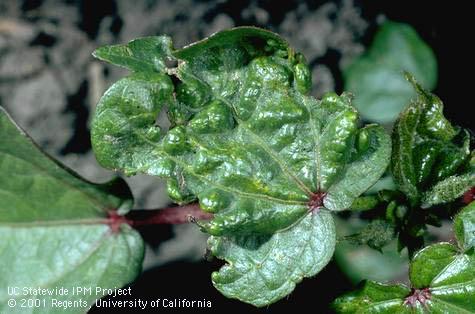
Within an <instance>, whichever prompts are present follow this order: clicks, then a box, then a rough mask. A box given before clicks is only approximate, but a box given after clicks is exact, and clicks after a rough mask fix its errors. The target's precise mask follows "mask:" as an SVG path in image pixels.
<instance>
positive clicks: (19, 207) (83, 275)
mask: <svg viewBox="0 0 475 314" xmlns="http://www.w3.org/2000/svg"><path fill="white" fill-rule="evenodd" d="M0 178H1V179H0V239H1V241H0V313H7V312H8V313H10V312H12V311H13V310H15V309H12V308H10V307H9V306H8V304H7V300H9V299H15V300H17V304H18V306H20V302H19V301H18V300H19V299H20V298H21V297H22V296H21V295H16V296H11V295H9V294H8V291H7V287H19V288H20V289H23V288H44V289H55V288H56V287H58V288H61V287H64V288H66V289H68V290H69V293H68V294H67V295H64V296H61V295H57V294H53V295H46V296H41V297H40V296H37V298H41V299H44V300H45V301H44V302H45V306H43V305H42V306H41V307H38V308H35V307H30V308H28V309H26V310H25V309H21V313H64V308H62V307H54V306H52V299H58V300H59V301H79V299H82V301H81V303H80V304H81V305H80V306H77V307H74V308H70V309H69V310H68V313H84V312H86V311H87V309H88V308H89V307H90V306H91V305H92V304H93V302H94V300H95V299H98V298H101V297H102V295H96V294H95V291H94V293H93V294H92V295H86V296H78V295H73V293H72V289H73V287H77V286H82V287H92V288H93V290H94V289H95V287H102V288H109V289H114V288H115V287H122V286H124V285H126V284H127V283H129V282H131V281H133V280H134V279H135V277H136V276H138V274H139V273H140V271H141V268H142V259H143V253H144V244H143V241H142V239H141V237H140V236H139V235H138V233H136V232H135V231H134V230H132V229H131V228H130V227H129V226H127V225H122V226H120V228H119V230H117V232H113V231H112V229H111V227H110V226H109V225H108V223H109V221H108V211H111V210H120V212H121V213H125V212H127V211H128V210H129V209H130V208H131V206H132V195H131V194H130V190H129V189H128V187H127V185H126V184H125V182H124V181H123V180H121V179H115V180H113V181H111V182H109V183H106V184H102V185H98V184H93V183H90V182H87V181H85V180H83V179H81V178H80V177H79V176H78V175H77V174H75V173H73V172H72V171H70V170H69V169H66V168H65V167H64V166H62V165H60V164H58V163H57V162H55V161H54V160H53V159H51V158H49V157H48V156H46V155H44V154H43V153H42V152H41V151H40V150H39V149H38V148H37V147H36V146H35V145H34V143H33V142H32V141H31V139H30V138H29V137H28V136H27V135H26V134H25V133H24V132H23V131H22V130H21V129H20V128H19V127H18V126H17V125H16V124H15V123H14V122H13V121H12V120H11V119H10V117H9V116H8V115H7V113H6V112H5V111H4V110H3V109H2V108H1V107H0ZM25 298H32V299H34V298H35V296H27V297H25ZM78 304H79V303H78ZM17 310H20V308H17Z"/></svg>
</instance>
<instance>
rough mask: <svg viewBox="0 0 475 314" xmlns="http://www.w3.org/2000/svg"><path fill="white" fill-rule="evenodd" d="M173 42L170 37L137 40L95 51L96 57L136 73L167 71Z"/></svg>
mask: <svg viewBox="0 0 475 314" xmlns="http://www.w3.org/2000/svg"><path fill="white" fill-rule="evenodd" d="M171 49H172V41H171V39H170V37H168V36H153V37H144V38H137V39H134V40H132V41H130V42H129V43H128V44H125V45H114V46H104V47H101V48H98V49H96V50H95V51H94V53H93V55H94V57H96V58H98V59H101V60H103V61H107V62H110V63H112V64H115V65H118V66H121V67H124V68H126V69H129V70H132V71H134V72H160V73H163V72H164V71H165V70H166V63H165V62H166V61H167V59H171V58H172V56H171Z"/></svg>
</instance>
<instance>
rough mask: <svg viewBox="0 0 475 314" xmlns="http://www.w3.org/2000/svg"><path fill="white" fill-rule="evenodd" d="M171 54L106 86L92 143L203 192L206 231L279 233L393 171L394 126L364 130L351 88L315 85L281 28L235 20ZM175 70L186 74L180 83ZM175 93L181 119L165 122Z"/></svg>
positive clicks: (172, 190) (114, 159)
mask: <svg viewBox="0 0 475 314" xmlns="http://www.w3.org/2000/svg"><path fill="white" fill-rule="evenodd" d="M105 51H107V49H106V50H105ZM171 54H172V55H173V57H174V58H176V59H177V60H178V67H177V68H172V69H168V70H166V71H165V70H162V73H157V71H151V70H146V71H145V70H144V71H141V72H140V73H137V72H136V73H134V74H133V75H132V76H130V77H129V78H126V79H123V80H127V81H119V82H117V83H116V84H114V85H113V86H112V87H111V88H110V89H109V90H108V91H107V92H106V94H105V95H104V96H103V98H102V100H101V102H100V103H99V105H98V109H97V113H96V116H95V119H94V123H93V127H92V134H93V137H92V140H93V146H94V150H95V153H96V156H97V158H98V160H99V161H100V162H101V164H102V165H104V166H105V167H108V168H112V169H118V170H122V171H124V172H125V173H126V174H133V173H136V172H143V173H147V174H151V175H159V176H162V177H166V178H167V180H168V192H169V195H170V196H171V197H172V198H173V199H174V200H176V201H177V202H179V203H185V202H189V201H192V200H194V199H198V200H199V202H200V205H201V207H202V209H203V210H205V211H208V212H211V213H214V219H213V220H212V221H211V222H209V223H202V227H203V229H204V230H205V231H206V232H208V233H210V234H213V235H235V234H250V233H259V234H269V235H271V234H272V233H274V232H276V231H279V230H282V229H285V228H287V227H289V226H291V225H293V224H294V223H295V222H296V221H298V220H299V219H301V218H302V217H303V216H304V215H305V214H306V213H308V212H309V210H310V209H311V208H310V207H311V206H310V205H309V204H310V203H311V202H312V200H315V198H316V197H317V196H316V195H320V196H323V197H321V200H322V201H323V203H322V204H320V203H318V202H317V203H318V205H319V206H322V205H323V206H325V207H326V208H327V209H329V210H334V211H336V210H343V209H346V208H348V207H349V206H350V205H351V203H352V201H353V200H354V199H355V198H356V197H357V196H359V195H360V194H361V193H363V192H364V191H365V190H366V189H368V188H369V187H370V186H371V185H372V184H374V182H376V181H377V179H378V178H379V177H380V176H381V174H382V173H383V171H384V169H385V167H386V164H387V162H388V158H389V154H390V144H389V141H388V137H387V135H386V133H385V132H384V131H383V130H382V128H380V127H377V126H368V127H366V128H363V129H358V115H357V113H356V111H355V109H354V108H353V107H352V106H351V99H350V97H349V96H348V95H346V94H344V95H342V96H337V95H335V94H328V95H326V96H325V97H324V98H323V99H322V100H321V101H318V100H315V99H312V98H311V97H308V96H306V95H305V93H306V92H307V90H308V88H309V86H310V76H309V70H308V67H307V66H306V64H305V60H304V58H303V56H301V55H300V54H298V53H296V52H295V51H293V50H292V49H291V48H290V47H288V45H287V43H286V42H285V41H284V40H283V39H282V38H281V37H279V36H278V35H276V34H273V33H271V32H268V31H265V30H261V29H257V28H253V27H242V28H236V29H231V30H227V31H223V32H220V33H217V34H215V35H213V36H211V37H210V38H207V39H205V40H203V41H200V42H197V43H195V44H192V45H190V46H187V47H185V48H183V49H179V50H172V51H171ZM160 58H163V59H166V58H169V55H168V54H167V53H164V54H163V55H161V56H160ZM103 59H106V58H103ZM165 72H166V73H176V76H177V78H178V79H179V82H177V83H176V84H175V88H174V93H173V89H172V85H171V80H170V79H169V78H167V77H166V74H165ZM138 75H140V78H138V79H137V76H138ZM165 104H167V105H168V113H169V117H170V120H171V122H172V127H171V128H170V130H168V132H161V131H160V130H159V129H158V128H157V127H156V126H155V119H156V117H157V115H158V113H159V111H160V110H161V108H162V107H163V106H164V105H165ZM325 193H326V194H325ZM320 196H319V197H320ZM315 204H316V203H315Z"/></svg>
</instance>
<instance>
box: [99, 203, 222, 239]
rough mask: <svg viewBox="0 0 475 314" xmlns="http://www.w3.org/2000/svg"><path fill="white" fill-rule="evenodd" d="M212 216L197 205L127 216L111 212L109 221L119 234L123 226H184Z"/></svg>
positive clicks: (136, 211) (147, 211) (135, 213)
mask: <svg viewBox="0 0 475 314" xmlns="http://www.w3.org/2000/svg"><path fill="white" fill-rule="evenodd" d="M211 218H213V215H212V214H209V213H205V212H204V211H202V210H201V208H200V206H199V205H198V204H197V203H194V204H188V205H183V206H175V207H168V208H163V209H150V210H147V209H140V210H132V211H130V212H129V213H128V214H127V215H125V216H121V215H119V214H118V213H117V212H116V211H114V210H111V211H109V217H108V220H107V223H108V225H109V226H110V227H111V229H112V232H114V233H117V232H118V231H119V228H120V225H121V224H124V223H125V224H128V225H129V226H131V227H139V226H150V225H160V224H172V225H177V224H184V223H188V222H194V221H195V220H208V219H211Z"/></svg>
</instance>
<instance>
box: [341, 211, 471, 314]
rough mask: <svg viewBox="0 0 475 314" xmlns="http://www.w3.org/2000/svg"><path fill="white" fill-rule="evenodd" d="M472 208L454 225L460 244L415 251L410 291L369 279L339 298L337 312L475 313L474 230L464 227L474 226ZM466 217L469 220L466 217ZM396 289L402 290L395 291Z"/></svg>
mask: <svg viewBox="0 0 475 314" xmlns="http://www.w3.org/2000/svg"><path fill="white" fill-rule="evenodd" d="M472 212H473V207H472V206H471V205H469V206H467V207H466V208H465V209H463V210H462V211H461V212H460V214H459V215H458V216H457V218H456V222H455V225H454V229H455V235H456V237H457V242H458V247H457V246H455V245H452V244H450V243H438V244H433V245H431V246H428V247H426V248H424V249H422V250H420V251H419V252H417V253H416V254H415V255H414V258H413V260H412V261H411V265H410V268H409V278H410V280H411V287H412V289H411V290H410V292H409V289H408V288H404V287H402V288H401V287H400V286H385V285H382V284H379V283H375V282H368V283H366V284H365V285H363V287H361V288H360V289H358V290H356V291H354V292H350V293H348V294H346V295H343V296H341V297H339V298H337V299H336V300H335V301H334V303H333V305H334V307H335V309H336V310H337V312H338V313H474V312H475V303H474V302H473V300H475V273H474V272H473V270H474V269H475V252H474V250H473V249H470V248H471V247H470V245H471V243H473V242H472V240H473V232H471V231H470V230H471V229H468V235H467V234H466V232H467V229H464V228H465V226H469V228H470V227H471V219H472V218H473V217H472V216H473V214H472ZM466 218H467V221H466V223H465V221H463V220H462V219H466ZM472 220H473V219H472ZM470 232H471V233H470ZM467 240H468V241H467ZM459 248H462V250H460V249H459ZM375 287H376V289H375ZM395 289H396V290H398V291H400V293H399V294H394V290H395ZM404 291H405V292H404Z"/></svg>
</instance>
